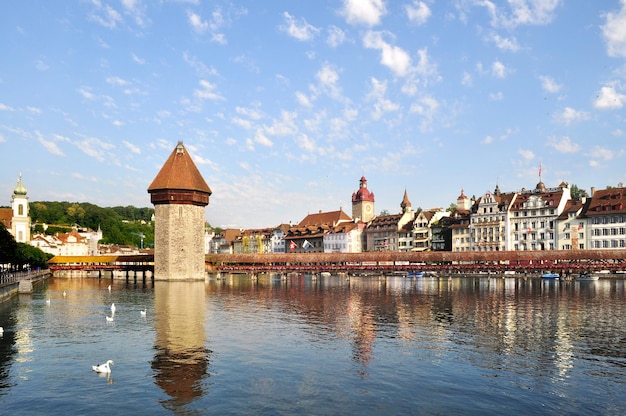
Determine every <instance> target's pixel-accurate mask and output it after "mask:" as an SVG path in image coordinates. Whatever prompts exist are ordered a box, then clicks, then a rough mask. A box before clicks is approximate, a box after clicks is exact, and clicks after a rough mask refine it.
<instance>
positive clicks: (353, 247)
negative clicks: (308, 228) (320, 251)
mask: <svg viewBox="0 0 626 416" xmlns="http://www.w3.org/2000/svg"><path fill="white" fill-rule="evenodd" d="M365 225H366V224H365V223H364V222H361V221H359V222H355V221H352V222H341V223H339V224H338V225H336V226H335V227H332V228H331V229H330V230H329V232H328V233H326V234H324V253H360V252H362V251H363V237H362V236H363V230H364V229H365Z"/></svg>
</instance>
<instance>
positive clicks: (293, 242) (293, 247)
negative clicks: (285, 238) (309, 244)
mask: <svg viewBox="0 0 626 416" xmlns="http://www.w3.org/2000/svg"><path fill="white" fill-rule="evenodd" d="M296 247H298V245H297V244H296V242H295V241H293V240H292V241H291V242H290V243H289V250H291V251H294V250H295V249H296Z"/></svg>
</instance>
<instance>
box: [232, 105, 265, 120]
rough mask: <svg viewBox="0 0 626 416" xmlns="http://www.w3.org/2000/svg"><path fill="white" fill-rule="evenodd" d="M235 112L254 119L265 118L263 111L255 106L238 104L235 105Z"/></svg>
mask: <svg viewBox="0 0 626 416" xmlns="http://www.w3.org/2000/svg"><path fill="white" fill-rule="evenodd" d="M235 112H236V113H237V114H241V115H242V116H246V117H248V118H251V119H253V120H260V119H262V118H263V113H262V112H260V111H259V110H257V109H254V108H249V107H239V106H237V107H235Z"/></svg>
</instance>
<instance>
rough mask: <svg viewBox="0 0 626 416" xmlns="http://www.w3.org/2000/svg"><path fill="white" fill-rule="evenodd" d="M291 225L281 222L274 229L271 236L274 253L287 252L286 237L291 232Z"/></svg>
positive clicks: (271, 246)
mask: <svg viewBox="0 0 626 416" xmlns="http://www.w3.org/2000/svg"><path fill="white" fill-rule="evenodd" d="M289 227H290V225H289V224H280V225H279V226H278V227H276V228H274V230H273V231H272V236H271V238H270V250H271V252H272V253H284V252H285V250H286V248H285V237H286V236H287V233H288V232H289Z"/></svg>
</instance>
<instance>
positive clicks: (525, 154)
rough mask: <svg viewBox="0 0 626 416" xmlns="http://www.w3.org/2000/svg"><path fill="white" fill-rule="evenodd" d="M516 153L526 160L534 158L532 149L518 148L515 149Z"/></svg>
mask: <svg viewBox="0 0 626 416" xmlns="http://www.w3.org/2000/svg"><path fill="white" fill-rule="evenodd" d="M517 153H518V154H519V155H520V156H521V157H522V158H524V159H525V160H526V161H527V162H529V161H531V160H533V159H534V158H535V154H534V153H533V152H532V150H526V149H519V150H518V151H517Z"/></svg>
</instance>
